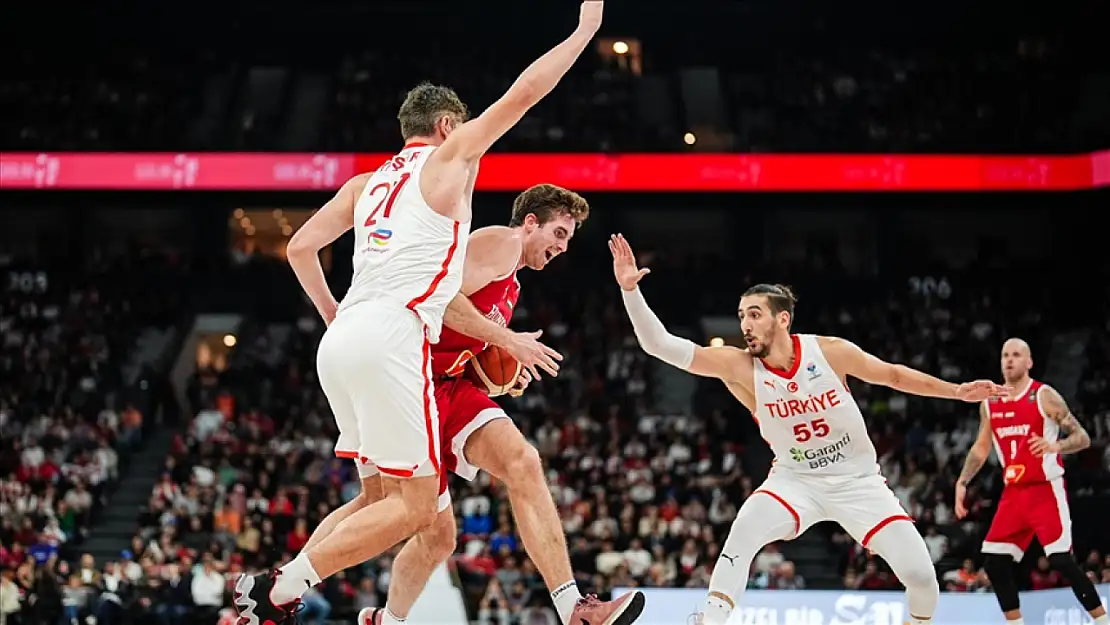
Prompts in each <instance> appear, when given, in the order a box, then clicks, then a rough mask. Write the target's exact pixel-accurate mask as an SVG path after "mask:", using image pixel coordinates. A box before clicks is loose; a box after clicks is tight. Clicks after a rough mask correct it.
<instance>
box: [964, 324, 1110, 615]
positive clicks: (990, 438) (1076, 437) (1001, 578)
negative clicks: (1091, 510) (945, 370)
mask: <svg viewBox="0 0 1110 625" xmlns="http://www.w3.org/2000/svg"><path fill="white" fill-rule="evenodd" d="M1001 364H1002V379H1003V380H1004V381H1005V382H1006V386H1007V387H1009V389H1010V397H1009V398H1008V399H1005V400H998V399H994V400H990V401H985V402H983V403H982V404H981V405H980V407H979V437H978V438H976V439H975V443H974V444H973V445H972V446H971V449H970V450H969V451H968V453H967V459H966V460H965V461H964V468H963V471H961V472H960V478H959V481H958V482H957V483H956V518H960V519H962V518H964V517H965V516H967V505H966V503H965V501H964V499H965V498H966V497H967V485H968V482H970V481H971V479H972V478H974V477H975V475H976V474H977V473H978V472H979V469H981V468H983V463H984V462H986V460H987V456H988V455H989V454H990V449H991V446H992V444H993V447H994V450H995V452H996V453H997V454H998V459H999V461H1000V462H1001V463H1002V467H1003V473H1002V481H1003V483H1004V484H1005V486H1004V487H1003V489H1002V498H1001V499H1000V500H999V501H998V510H997V511H996V512H995V514H994V520H993V521H992V522H991V527H990V530H989V531H988V532H987V537H986V540H984V541H983V554H984V556H983V569H984V570H986V572H987V576H988V577H990V580H991V586H992V587H993V588H994V594H995V597H997V598H998V605H999V607H1001V608H1002V613H1003V614H1004V615H1005V617H1006V622H1007V623H1008V625H1023V624H1024V622H1025V621H1024V620H1023V619H1022V617H1021V604H1020V601H1019V599H1018V588H1017V582H1016V579H1015V577H1014V562H1020V561H1021V558H1022V556H1024V555H1025V550H1026V549H1028V548H1029V543H1031V542H1032V541H1033V537H1034V536H1036V538H1037V540H1038V541H1040V543H1041V546H1042V547H1043V548H1044V552H1045V555H1047V556H1048V561H1049V563H1051V564H1052V567H1053V568H1055V569H1056V570H1057V571H1059V572H1060V573H1062V574H1063V575H1064V577H1066V578H1067V579H1068V581H1069V582H1070V583H1071V589H1072V592H1074V593H1075V596H1076V598H1078V599H1079V603H1080V604H1082V605H1083V607H1084V609H1086V610H1087V612H1088V613H1089V614H1090V615H1091V618H1092V619H1094V622H1095V624H1096V625H1110V617H1107V615H1106V608H1104V607H1102V602H1101V601H1100V600H1099V597H1098V592H1097V591H1096V590H1095V585H1094V584H1093V583H1091V580H1090V579H1088V578H1087V576H1086V575H1085V574H1084V573H1083V571H1082V570H1081V569H1080V568H1079V565H1078V564H1077V563H1076V561H1075V558H1074V557H1073V556H1072V553H1071V512H1070V511H1069V509H1068V496H1067V491H1066V489H1065V488H1064V462H1063V455H1064V454H1073V453H1076V452H1079V451H1082V450H1084V449H1086V448H1087V447H1090V445H1091V437H1090V436H1089V435H1088V434H1087V432H1086V430H1084V429H1083V426H1082V425H1080V423H1079V421H1078V420H1077V419H1076V418H1075V416H1074V415H1073V414H1072V413H1071V410H1069V409H1068V405H1067V403H1066V402H1064V398H1063V397H1061V396H1060V393H1058V392H1056V389H1054V388H1052V387H1051V386H1049V385H1047V384H1044V383H1042V382H1038V381H1037V380H1034V379H1033V378H1031V377H1030V376H1029V370H1030V369H1032V368H1033V356H1032V354H1031V352H1030V350H1029V344H1028V343H1026V342H1025V341H1023V340H1021V339H1017V338H1013V339H1010V340H1008V341H1006V342H1005V343H1004V344H1003V345H1002V361H1001Z"/></svg>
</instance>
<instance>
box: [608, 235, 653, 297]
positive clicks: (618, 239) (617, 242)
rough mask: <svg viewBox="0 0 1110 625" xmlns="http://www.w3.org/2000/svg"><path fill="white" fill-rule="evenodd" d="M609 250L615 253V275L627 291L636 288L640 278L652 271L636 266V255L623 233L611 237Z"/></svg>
mask: <svg viewBox="0 0 1110 625" xmlns="http://www.w3.org/2000/svg"><path fill="white" fill-rule="evenodd" d="M609 251H610V252H612V254H613V276H614V277H616V279H617V284H619V285H621V288H622V289H624V290H625V291H632V290H634V289H635V288H636V285H637V284H639V283H640V280H642V279H643V277H644V276H646V275H648V274H649V273H651V270H650V269H647V268H644V269H640V268H638V267H636V255H635V254H633V253H632V246H631V245H629V244H628V241H626V240H625V238H624V235H623V234H614V235H611V236H610V237H609Z"/></svg>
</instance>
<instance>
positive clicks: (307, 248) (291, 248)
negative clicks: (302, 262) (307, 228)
mask: <svg viewBox="0 0 1110 625" xmlns="http://www.w3.org/2000/svg"><path fill="white" fill-rule="evenodd" d="M319 251H320V250H319V248H315V247H314V246H313V245H312V242H311V241H309V240H308V237H305V236H301V232H299V231H298V232H297V233H296V234H294V235H293V238H291V239H289V245H287V246H286V247H285V256H286V258H287V259H288V260H289V262H294V261H295V260H297V259H299V258H304V257H306V256H311V255H313V254H316V253H318V252H319Z"/></svg>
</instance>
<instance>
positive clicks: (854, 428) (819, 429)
mask: <svg viewBox="0 0 1110 625" xmlns="http://www.w3.org/2000/svg"><path fill="white" fill-rule="evenodd" d="M609 249H610V251H611V252H612V253H613V272H614V274H615V276H616V279H617V283H618V284H620V286H621V289H622V295H623V299H624V305H625V308H626V309H627V310H628V316H629V318H630V319H631V320H632V327H633V329H634V330H635V332H636V338H637V339H638V340H639V342H640V346H641V347H643V349H644V351H645V352H647V353H648V354H650V355H652V356H654V357H656V358H658V359H660V360H662V361H663V362H666V363H668V364H671V365H674V366H676V367H679V368H681V369H685V370H686V371H689V372H690V373H693V374H695V375H702V376H706V377H713V378H718V379H720V380H721V381H723V382H724V383H725V386H726V387H728V389H729V391H731V392H732V394H733V395H734V396H735V397H736V398H737V399H738V400H739V401H740V403H741V404H743V405H744V406H745V407H746V408H747V409H748V410H750V411H751V413H752V417H753V418H754V419H755V420H756V422H757V423H758V425H759V430H760V433H761V434H762V435H763V438H764V439H765V440H766V441H767V442H768V444H769V445H770V446H771V449H772V450H773V451H774V453H775V463H774V465H773V467H772V469H771V473H770V475H769V476H768V477H767V480H766V481H765V482H763V484H762V485H761V486H760V487H759V488H758V489H757V490H756V491H755V492H754V493H753V495H752V496H751V497H749V498H748V499H747V501H745V502H744V505H743V506H742V507H741V508H740V512H739V513H738V514H737V515H736V520H735V521H733V524H732V529H731V530H730V531H729V535H728V538H727V539H726V540H725V543H724V547H723V548H722V549H721V556H720V558H719V559H718V561H717V563H716V565H715V566H714V568H713V575H712V577H711V579H710V582H709V596H708V597H707V598H706V602H705V606H704V608H703V611H702V612H701V613H699V614H697V615H696V616H695V622H697V623H699V624H704V625H724V624H725V623H726V622H727V621H728V618H729V615H730V614H731V613H732V611H733V610H734V609H735V608H736V606H737V604H739V603H740V599H741V595H742V593H743V591H744V586H745V582H746V580H747V575H748V569H749V567H750V565H751V563H752V560H753V559H754V558H755V555H756V553H758V552H759V550H760V549H762V548H763V546H764V545H766V544H767V543H771V542H776V541H780V540H790V539H793V538H796V537H798V536H799V535H801V533H802V532H804V531H805V530H806V529H807V528H809V527H810V526H811V525H813V524H814V523H817V522H820V521H825V520H831V521H836V522H837V523H839V524H840V525H841V526H843V527H844V529H845V530H846V531H847V532H848V533H849V534H851V535H852V536H853V537H854V538H855V539H856V540H858V541H860V543H861V544H863V546H864V547H866V548H868V549H869V550H871V551H873V552H875V553H877V554H879V555H880V556H882V558H883V559H884V560H886V561H887V563H888V564H889V565H890V567H891V568H892V569H893V570H894V573H895V574H896V575H897V576H898V578H899V579H900V580H901V581H902V583H903V584H904V585H905V586H906V595H907V604H908V607H909V612H910V623H911V624H913V625H924V624H927V623H932V617H933V612H934V611H935V610H936V607H937V600H938V599H939V596H940V588H939V585H938V584H937V577H936V573H935V572H934V570H933V562H932V560H931V559H930V557H929V552H928V551H927V550H926V548H925V541H924V540H923V539H922V538H921V535H920V534H918V532H917V530H916V529H915V528H914V526H913V520H912V519H911V518H910V516H909V515H908V514H906V512H905V510H903V509H902V506H901V504H899V503H898V499H897V498H896V497H895V496H894V493H892V492H891V490H890V489H889V488H888V487H887V485H886V480H884V479H883V476H882V475H881V474H880V473H879V468H878V462H877V459H876V457H875V448H874V446H873V445H872V444H871V440H870V438H869V437H868V433H867V426H866V424H865V423H864V420H863V415H862V414H861V413H860V409H859V406H858V405H856V402H855V400H853V399H852V396H851V393H850V392H849V390H848V386H847V381H846V380H847V377H848V376H852V377H854V378H857V379H860V380H863V381H865V382H869V383H871V384H881V385H883V386H888V387H890V388H893V389H896V390H899V391H901V392H903V393H910V394H913V395H922V396H925V397H938V398H943V399H959V400H963V401H975V402H977V401H982V400H984V399H986V398H987V397H990V396H992V395H994V394H997V393H1001V392H1003V391H1004V390H1005V389H1004V388H1003V387H1001V386H999V385H997V384H994V383H993V382H990V381H988V380H979V381H976V382H969V383H966V384H952V383H950V382H945V381H944V380H939V379H937V378H934V377H932V376H930V375H926V374H924V373H922V372H920V371H916V370H914V369H910V368H909V367H905V366H903V365H895V364H891V363H888V362H883V361H882V360H879V359H878V358H876V357H875V356H872V355H871V354H868V353H867V352H864V351H863V350H862V349H860V348H859V347H856V346H855V345H853V344H852V343H850V342H848V341H845V340H843V339H839V338H834V337H824V336H813V335H806V334H791V332H790V327H791V323H792V321H793V318H794V304H795V299H794V295H793V294H792V293H791V292H790V290H789V289H788V288H786V287H783V286H778V285H770V284H759V285H756V286H753V287H751V288H750V289H748V290H747V291H746V292H745V293H744V295H743V297H742V298H741V299H740V307H739V311H738V314H739V317H740V326H741V328H742V329H743V332H744V339H745V341H746V342H747V350H741V349H738V348H736V347H731V346H722V347H702V346H699V345H695V344H694V343H692V342H691V341H688V340H686V339H683V338H679V337H677V336H674V335H672V334H670V333H668V332H667V329H666V328H665V327H663V324H662V322H660V321H659V319H658V318H657V317H656V316H655V314H654V313H653V312H652V311H651V309H650V308H648V305H647V302H646V301H645V300H644V297H643V295H642V294H641V293H640V290H639V288H638V286H637V285H638V284H639V282H640V280H641V279H642V278H643V277H644V276H645V275H647V273H648V272H649V270H648V269H638V268H637V266H636V260H635V258H634V257H633V255H632V248H631V247H630V246H629V245H628V242H627V241H625V239H624V237H623V236H622V235H615V236H613V237H612V239H611V240H610V242H609Z"/></svg>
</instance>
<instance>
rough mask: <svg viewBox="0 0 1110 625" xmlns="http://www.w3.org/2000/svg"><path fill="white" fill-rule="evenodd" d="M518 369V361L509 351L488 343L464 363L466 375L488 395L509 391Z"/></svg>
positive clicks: (518, 372) (518, 374) (494, 395)
mask: <svg viewBox="0 0 1110 625" xmlns="http://www.w3.org/2000/svg"><path fill="white" fill-rule="evenodd" d="M520 369H521V367H520V363H519V362H517V359H516V358H513V357H512V356H510V355H509V352H507V351H505V350H504V349H502V348H500V347H498V346H496V345H490V346H489V347H487V348H486V349H484V350H482V351H481V352H479V353H478V355H477V356H475V357H473V358H471V359H470V362H468V363H467V365H466V377H467V378H469V379H470V380H471V381H472V382H474V383H475V384H476V385H478V388H481V389H485V390H486V391H488V392H489V396H490V397H497V396H498V395H504V394H505V393H507V392H509V389H511V388H512V387H513V385H514V384H516V379H517V378H518V377H520Z"/></svg>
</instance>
